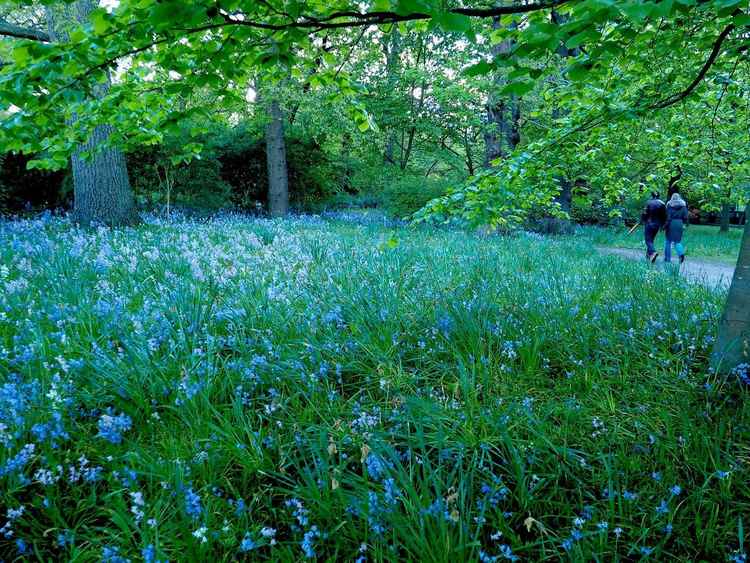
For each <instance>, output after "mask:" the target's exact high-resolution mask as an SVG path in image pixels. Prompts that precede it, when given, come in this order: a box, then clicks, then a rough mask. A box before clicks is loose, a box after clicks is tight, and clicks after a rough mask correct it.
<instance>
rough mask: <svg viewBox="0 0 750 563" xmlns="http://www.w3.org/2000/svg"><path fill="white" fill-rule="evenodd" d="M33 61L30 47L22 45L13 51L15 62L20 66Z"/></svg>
mask: <svg viewBox="0 0 750 563" xmlns="http://www.w3.org/2000/svg"><path fill="white" fill-rule="evenodd" d="M30 59H31V52H30V51H29V46H28V45H21V46H20V47H16V48H15V49H13V60H14V61H15V63H16V64H17V65H18V66H25V65H26V63H27V62H28V61H29V60H30Z"/></svg>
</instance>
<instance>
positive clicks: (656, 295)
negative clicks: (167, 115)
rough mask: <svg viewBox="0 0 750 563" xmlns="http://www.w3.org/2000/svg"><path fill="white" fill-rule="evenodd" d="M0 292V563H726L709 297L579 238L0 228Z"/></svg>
mask: <svg viewBox="0 0 750 563" xmlns="http://www.w3.org/2000/svg"><path fill="white" fill-rule="evenodd" d="M0 287H1V288H2V291H0V378H2V382H3V385H2V386H0V424H2V425H3V426H0V429H2V432H0V438H1V439H2V441H3V443H4V445H5V447H4V449H3V450H0V484H1V485H2V486H1V487H0V505H1V506H3V507H6V509H11V510H16V509H18V508H19V507H23V512H22V513H21V514H20V515H18V516H14V517H12V518H10V517H9V518H8V519H7V520H8V521H9V524H8V528H5V529H4V530H3V533H5V535H6V537H3V534H2V533H0V555H1V556H2V557H0V558H6V559H7V560H12V559H13V558H14V557H15V556H16V554H17V553H18V550H19V545H18V544H17V543H16V542H17V540H21V541H22V542H23V544H22V545H21V546H20V547H21V549H23V550H26V552H27V553H28V557H30V558H32V559H33V558H38V559H44V560H73V561H100V560H102V559H105V560H110V561H115V560H116V559H114V558H113V553H114V551H113V550H114V549H116V550H117V553H118V556H119V557H124V558H128V559H131V560H133V561H140V560H142V553H143V550H144V549H146V550H151V549H153V553H154V555H155V557H156V559H160V560H164V559H167V558H168V559H169V560H170V561H208V560H211V561H231V560H235V559H236V558H240V559H241V558H248V559H252V560H272V561H297V560H300V559H302V558H304V557H305V553H306V551H307V550H312V551H314V554H315V555H314V556H315V557H316V558H317V559H319V560H328V561H340V560H347V561H353V560H356V559H357V558H358V557H363V558H364V559H363V560H366V561H391V560H397V559H398V560H411V561H446V562H447V561H465V560H466V561H468V560H477V559H479V558H480V557H484V560H491V558H492V557H496V556H500V558H499V560H502V555H503V554H505V556H510V551H509V550H512V553H513V554H515V556H518V557H521V558H522V559H524V560H532V561H539V560H554V561H556V560H560V559H568V560H575V561H591V560H600V561H612V560H616V559H619V560H637V559H641V558H642V557H646V555H644V554H645V553H647V552H650V553H651V555H650V558H652V559H654V560H659V561H665V560H680V561H685V560H696V561H697V560H703V561H723V560H726V559H727V557H728V555H729V554H731V553H733V552H735V551H737V550H742V549H744V542H746V541H747V537H746V532H745V531H744V530H746V529H747V525H748V523H747V522H746V521H745V520H746V519H747V515H748V514H750V471H748V466H747V462H748V446H747V444H748V440H749V439H750V426H749V424H748V423H750V406H748V405H750V402H748V400H747V399H748V393H747V390H746V389H743V388H741V386H740V385H739V384H738V383H736V382H732V381H724V380H718V379H717V378H716V377H714V376H711V375H710V374H709V373H708V372H707V367H706V366H707V356H708V354H709V351H710V346H711V340H712V337H713V335H714V333H715V330H716V324H717V319H718V316H719V313H720V307H721V303H722V300H723V297H724V296H723V294H722V293H720V292H716V291H712V290H708V289H706V288H703V287H700V286H690V285H688V284H687V283H686V282H685V281H684V280H681V279H673V278H670V277H666V276H664V275H663V274H661V273H659V272H656V271H654V270H649V269H647V268H646V267H645V266H643V265H642V264H640V263H635V262H630V261H623V260H620V259H619V258H617V257H611V256H592V254H591V252H590V243H589V241H587V240H585V239H581V240H577V239H570V240H565V241H563V240H549V239H544V238H541V237H535V236H532V235H519V236H517V237H505V238H501V237H489V238H478V237H475V236H471V235H467V234H463V233H458V232H433V231H429V230H416V231H415V230H408V229H385V228H384V227H382V226H377V225H368V224H361V225H357V224H351V223H340V222H336V221H321V220H315V219H304V220H303V219H299V220H287V221H261V220H255V221H254V220H246V219H239V218H234V219H231V218H230V219H222V220H216V221H212V222H207V223H198V222H184V223H177V224H163V223H158V222H154V223H150V224H147V225H144V226H141V227H139V228H137V229H127V230H121V231H111V230H106V229H102V230H95V231H81V230H78V229H75V228H73V227H71V226H70V225H69V224H67V223H65V222H63V221H60V220H47V221H41V220H39V221H25V222H15V223H0ZM122 414H124V415H125V416H124V417H122V416H121V415H122ZM109 416H111V417H120V418H115V420H116V421H119V422H120V426H119V427H118V426H117V425H116V424H115V425H112V424H111V422H112V419H110V418H107V417H109ZM125 417H128V418H125ZM128 420H129V421H130V424H128ZM37 424H38V425H43V426H37V427H35V426H34V425H37ZM117 438H120V439H121V440H120V441H118V440H117ZM28 445H32V446H33V451H31V452H30V451H29V446H28ZM24 447H26V450H24ZM22 451H25V452H26V455H23V454H19V452H22ZM82 459H83V461H82ZM58 468H59V469H58ZM90 468H99V469H95V470H93V471H92V470H91V469H90ZM675 485H678V486H679V487H680V490H679V491H677V490H676V489H675V490H674V491H671V489H672V488H673V487H674V486H675ZM240 499H241V502H240ZM662 501H663V503H664V504H663V505H662ZM660 506H662V509H660V508H659V507H660ZM6 509H3V513H2V516H5V512H6ZM15 514H16V513H14V515H15ZM743 519H745V520H743ZM5 520H6V519H2V520H0V525H2V524H3V523H4V522H5ZM264 529H266V530H265V535H264V533H263V532H262V530H264ZM268 529H273V530H275V533H273V534H271V532H270V531H268ZM9 531H10V532H12V535H9V534H8V532H9ZM203 538H205V539H203ZM60 540H62V541H60ZM243 540H247V541H245V543H244V544H243ZM251 543H252V547H253V549H252V550H250V551H246V552H243V551H242V550H243V549H244V548H249V547H251ZM61 544H62V545H61ZM649 550H651V551H649ZM149 553H150V552H149V551H147V554H149ZM480 554H483V555H480ZM309 555H312V553H309Z"/></svg>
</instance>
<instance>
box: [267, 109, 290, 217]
mask: <svg viewBox="0 0 750 563" xmlns="http://www.w3.org/2000/svg"><path fill="white" fill-rule="evenodd" d="M268 108H269V114H270V121H269V122H268V125H266V165H267V167H268V211H269V213H270V214H271V216H272V217H282V216H284V215H286V214H287V212H288V211H289V176H288V172H287V162H286V142H285V139H284V112H283V111H282V109H281V105H280V104H279V101H278V100H277V99H272V100H271V101H270V103H269V104H268Z"/></svg>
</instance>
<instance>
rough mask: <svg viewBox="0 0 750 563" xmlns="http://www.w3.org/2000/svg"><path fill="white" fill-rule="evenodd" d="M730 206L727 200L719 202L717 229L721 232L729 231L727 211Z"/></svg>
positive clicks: (729, 209)
mask: <svg viewBox="0 0 750 563" xmlns="http://www.w3.org/2000/svg"><path fill="white" fill-rule="evenodd" d="M731 210H732V209H731V206H730V205H729V202H728V201H724V202H722V204H721V215H720V217H721V227H720V229H719V231H720V232H722V233H728V232H729V213H730V211H731Z"/></svg>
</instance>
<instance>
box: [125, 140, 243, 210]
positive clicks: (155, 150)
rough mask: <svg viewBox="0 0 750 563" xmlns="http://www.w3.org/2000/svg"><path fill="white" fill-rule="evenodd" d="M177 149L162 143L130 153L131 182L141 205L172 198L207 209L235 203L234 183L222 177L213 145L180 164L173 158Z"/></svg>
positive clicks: (171, 201) (152, 204) (174, 200)
mask: <svg viewBox="0 0 750 563" xmlns="http://www.w3.org/2000/svg"><path fill="white" fill-rule="evenodd" d="M176 152H177V150H176V147H174V146H171V145H159V146H154V147H143V148H141V149H139V150H137V151H133V152H131V153H129V154H128V155H127V158H128V172H129V175H130V183H131V185H132V186H133V190H134V192H135V196H136V198H137V200H138V202H139V203H140V204H141V205H146V206H156V205H162V204H166V203H167V200H168V199H169V203H170V205H177V206H185V207H192V208H203V209H206V210H216V209H221V208H224V207H228V206H230V205H231V191H232V190H231V186H229V184H227V183H226V182H225V181H224V180H223V179H222V177H221V164H220V163H219V162H218V160H217V159H216V155H215V154H214V153H213V152H212V151H211V150H210V149H208V150H206V151H204V153H203V154H202V155H201V158H196V159H193V160H191V161H190V162H187V163H182V164H177V165H175V164H173V163H172V162H171V160H170V157H171V156H172V155H173V154H176ZM170 185H171V189H168V186H170ZM168 192H169V193H168Z"/></svg>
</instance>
